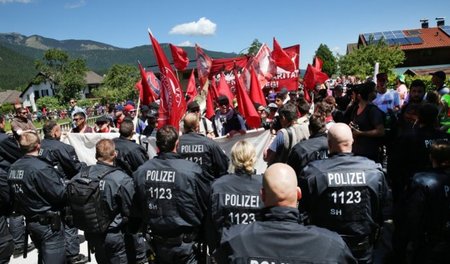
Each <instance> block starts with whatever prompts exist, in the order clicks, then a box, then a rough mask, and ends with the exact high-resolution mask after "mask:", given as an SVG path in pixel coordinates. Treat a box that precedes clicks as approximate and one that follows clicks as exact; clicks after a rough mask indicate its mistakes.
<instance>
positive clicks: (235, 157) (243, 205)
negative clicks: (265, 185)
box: [206, 140, 263, 252]
mask: <svg viewBox="0 0 450 264" xmlns="http://www.w3.org/2000/svg"><path fill="white" fill-rule="evenodd" d="M255 162H256V151H255V147H254V146H253V145H252V144H251V143H249V142H247V141H245V140H242V141H238V142H237V143H236V144H234V146H233V147H232V148H231V163H232V173H229V174H227V175H224V176H222V177H220V178H219V179H217V180H216V181H215V182H214V183H213V184H212V186H211V195H210V200H209V206H208V221H207V228H206V230H207V231H206V232H207V233H206V236H207V242H208V246H209V249H210V252H213V251H214V249H215V248H217V246H218V245H219V242H220V238H221V236H222V234H223V232H226V230H227V229H228V228H229V227H230V226H232V225H238V224H250V223H252V222H254V221H256V219H257V218H258V217H259V216H258V215H259V211H260V210H261V208H262V207H263V202H262V201H261V198H260V190H261V187H262V176H261V175H259V174H255Z"/></svg>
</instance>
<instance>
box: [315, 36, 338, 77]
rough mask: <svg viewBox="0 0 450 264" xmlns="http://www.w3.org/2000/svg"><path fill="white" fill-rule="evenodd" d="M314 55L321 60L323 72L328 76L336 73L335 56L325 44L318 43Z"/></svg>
mask: <svg viewBox="0 0 450 264" xmlns="http://www.w3.org/2000/svg"><path fill="white" fill-rule="evenodd" d="M316 57H319V58H320V59H321V60H322V61H323V65H322V72H325V73H326V74H327V75H328V76H330V77H331V76H332V75H333V74H335V73H336V71H337V62H336V58H335V57H334V55H333V53H332V52H331V50H330V49H329V48H328V46H327V45H325V44H320V46H319V48H318V49H317V51H316Z"/></svg>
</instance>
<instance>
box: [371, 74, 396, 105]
mask: <svg viewBox="0 0 450 264" xmlns="http://www.w3.org/2000/svg"><path fill="white" fill-rule="evenodd" d="M387 84H388V76H387V74H386V73H379V74H377V94H376V97H375V99H373V101H372V102H373V104H374V105H376V106H378V108H380V110H381V111H383V112H384V113H385V114H387V113H388V112H389V111H397V110H399V109H400V96H399V94H398V93H397V92H396V91H394V90H392V89H387Z"/></svg>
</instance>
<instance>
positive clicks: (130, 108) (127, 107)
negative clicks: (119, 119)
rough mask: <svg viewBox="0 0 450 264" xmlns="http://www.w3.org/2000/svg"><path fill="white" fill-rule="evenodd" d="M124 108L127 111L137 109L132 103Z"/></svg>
mask: <svg viewBox="0 0 450 264" xmlns="http://www.w3.org/2000/svg"><path fill="white" fill-rule="evenodd" d="M123 110H124V111H125V112H131V111H134V110H135V109H134V106H132V105H126V106H125V107H124V108H123Z"/></svg>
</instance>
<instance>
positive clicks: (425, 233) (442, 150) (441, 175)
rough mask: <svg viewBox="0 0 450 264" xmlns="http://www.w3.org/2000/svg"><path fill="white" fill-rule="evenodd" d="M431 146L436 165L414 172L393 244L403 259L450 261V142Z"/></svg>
mask: <svg viewBox="0 0 450 264" xmlns="http://www.w3.org/2000/svg"><path fill="white" fill-rule="evenodd" d="M430 149H431V150H430V157H431V161H432V164H433V168H432V169H430V170H425V171H423V172H419V173H416V174H415V175H414V177H413V179H412V183H411V185H410V187H409V189H408V191H407V195H406V201H404V202H403V203H402V207H400V208H401V213H402V214H403V215H404V218H403V219H402V221H400V222H399V224H398V225H396V230H395V233H394V235H395V236H394V239H395V240H394V243H393V246H394V251H395V252H396V253H397V254H398V256H397V257H399V259H400V260H402V259H410V260H411V263H450V143H449V142H448V141H444V140H438V141H436V142H435V143H433V145H431V148H430ZM407 248H408V249H409V252H406V249H407ZM405 255H406V256H408V257H407V258H405Z"/></svg>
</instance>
